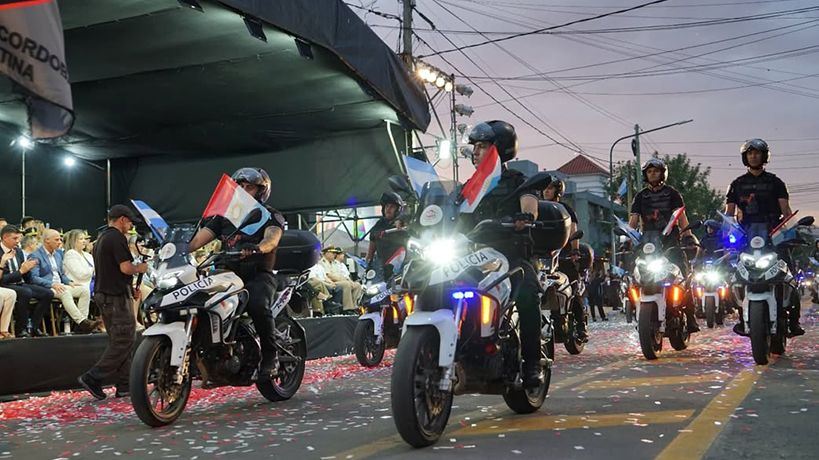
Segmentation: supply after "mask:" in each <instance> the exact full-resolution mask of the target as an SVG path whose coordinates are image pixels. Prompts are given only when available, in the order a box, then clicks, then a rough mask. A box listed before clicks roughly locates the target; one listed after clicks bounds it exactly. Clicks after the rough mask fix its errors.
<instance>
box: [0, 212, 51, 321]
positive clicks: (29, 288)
mask: <svg viewBox="0 0 819 460" xmlns="http://www.w3.org/2000/svg"><path fill="white" fill-rule="evenodd" d="M22 237H23V233H22V232H21V231H20V230H19V229H18V228H17V227H16V226H14V225H7V226H5V227H3V229H2V230H0V251H2V252H3V254H7V253H9V252H14V253H15V256H14V257H13V258H11V259H9V261H8V262H7V265H6V269H5V270H3V277H2V279H0V285H2V286H3V287H7V288H9V289H12V290H14V291H15V292H16V293H17V303H16V305H15V308H14V316H15V322H14V325H15V326H14V330H15V333H16V335H17V337H31V336H32V335H34V336H35V337H44V336H45V335H46V334H45V332H43V331H42V330H40V329H39V328H38V326H39V324H40V322H41V321H42V320H43V315H44V314H45V312H46V310H48V306H49V304H50V303H51V298H52V297H53V293H52V292H51V290H50V289H47V288H44V287H42V286H37V285H36V284H32V282H31V270H32V269H34V267H36V266H37V261H36V260H32V259H28V260H26V259H25V256H24V255H23V251H22V250H20V248H18V247H17V245H18V244H19V243H20V239H21V238H22ZM31 299H36V300H37V303H36V305H35V306H34V311H33V312H29V301H30V300H31ZM29 319H30V320H31V324H32V327H31V328H29V327H28V322H29Z"/></svg>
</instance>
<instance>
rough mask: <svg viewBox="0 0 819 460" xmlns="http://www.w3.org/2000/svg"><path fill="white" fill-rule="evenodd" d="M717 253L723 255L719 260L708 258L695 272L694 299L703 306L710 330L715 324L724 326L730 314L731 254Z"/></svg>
mask: <svg viewBox="0 0 819 460" xmlns="http://www.w3.org/2000/svg"><path fill="white" fill-rule="evenodd" d="M692 228H694V227H692ZM716 252H717V253H719V252H722V253H723V254H722V255H721V256H720V257H719V258H717V259H713V258H707V259H705V260H702V261H701V262H700V263H698V264H697V268H695V270H694V283H692V291H693V294H694V298H695V299H697V300H699V301H700V302H701V304H702V310H703V314H704V316H705V324H706V325H707V326H708V328H709V329H711V328H713V327H714V325H715V324H716V325H720V326H721V325H722V323H723V319H724V318H725V315H726V314H727V312H728V308H727V307H728V297H729V295H730V291H729V285H728V278H729V272H730V265H729V258H730V256H731V254H730V253H729V252H728V251H725V250H722V249H719V250H717V251H716Z"/></svg>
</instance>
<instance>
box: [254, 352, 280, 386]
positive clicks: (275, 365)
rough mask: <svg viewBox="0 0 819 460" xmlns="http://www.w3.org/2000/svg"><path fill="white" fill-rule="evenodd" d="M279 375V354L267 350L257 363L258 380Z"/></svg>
mask: <svg viewBox="0 0 819 460" xmlns="http://www.w3.org/2000/svg"><path fill="white" fill-rule="evenodd" d="M277 375H279V356H278V355H277V354H276V352H268V353H267V354H264V355H263V356H262V362H261V363H260V364H259V380H261V379H273V378H275V377H276V376H277Z"/></svg>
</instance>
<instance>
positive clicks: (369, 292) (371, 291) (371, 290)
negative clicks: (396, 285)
mask: <svg viewBox="0 0 819 460" xmlns="http://www.w3.org/2000/svg"><path fill="white" fill-rule="evenodd" d="M376 294H378V286H369V287H368V288H367V295H376Z"/></svg>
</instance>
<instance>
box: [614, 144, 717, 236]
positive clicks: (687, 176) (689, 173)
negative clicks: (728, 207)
mask: <svg viewBox="0 0 819 460" xmlns="http://www.w3.org/2000/svg"><path fill="white" fill-rule="evenodd" d="M655 156H659V155H657V153H656V152H655ZM663 161H665V164H666V167H667V168H668V185H670V186H672V187H674V188H675V189H677V190H679V192H680V193H681V194H682V196H683V200H685V212H686V214H687V215H688V219H689V220H691V221H694V220H697V219H703V220H704V219H708V218H711V217H713V216H714V215H715V211H717V210H721V209H722V208H723V205H724V203H725V194H724V193H723V192H719V191H717V190H714V189H712V188H711V186H710V184H709V182H708V178H709V176H710V175H711V168H710V167H703V166H702V164H701V163H696V164H692V163H691V160H690V159H689V158H688V156H686V155H685V154H684V153H683V154H680V155H674V156H670V155H665V156H664V157H663ZM633 165H634V163H632V162H631V161H629V162H626V163H619V164H617V166H616V167H615V170H614V181H613V183H612V188H613V190H610V193H611V194H612V196H613V195H615V194H616V193H617V189H619V188H620V184H621V183H622V182H623V178H624V177H625V176H626V173H630V174H629V176H630V180H629V181H628V184H629V188H630V189H631V193H632V196H633V194H634V193H636V192H637V191H636V190H634V185H635V183H636V181H635V179H634V176H635V174H639V171H638V170H637V168H635V167H634V166H633Z"/></svg>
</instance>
